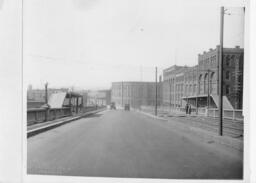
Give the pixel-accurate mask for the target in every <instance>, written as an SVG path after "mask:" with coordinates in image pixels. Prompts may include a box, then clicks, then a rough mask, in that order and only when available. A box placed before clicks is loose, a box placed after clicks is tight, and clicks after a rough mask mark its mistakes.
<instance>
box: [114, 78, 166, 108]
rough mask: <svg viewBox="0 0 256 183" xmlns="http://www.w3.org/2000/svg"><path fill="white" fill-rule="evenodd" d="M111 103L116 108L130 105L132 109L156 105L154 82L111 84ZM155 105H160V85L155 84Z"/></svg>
mask: <svg viewBox="0 0 256 183" xmlns="http://www.w3.org/2000/svg"><path fill="white" fill-rule="evenodd" d="M111 101H112V102H115V104H116V106H117V107H123V106H124V105H125V104H130V106H131V107H132V108H140V107H141V106H153V105H155V104H156V84H155V82H113V83H112V88H111ZM157 104H158V105H161V104H162V84H161V82H159V83H158V84H157Z"/></svg>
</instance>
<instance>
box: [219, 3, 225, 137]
mask: <svg viewBox="0 0 256 183" xmlns="http://www.w3.org/2000/svg"><path fill="white" fill-rule="evenodd" d="M223 27H224V7H223V6H222V7H221V9H220V52H219V53H220V55H219V63H218V65H219V135H220V136H222V135H223V118H222V116H223V106H222V104H223V101H222V100H223V98H222V96H223V71H222V68H223Z"/></svg>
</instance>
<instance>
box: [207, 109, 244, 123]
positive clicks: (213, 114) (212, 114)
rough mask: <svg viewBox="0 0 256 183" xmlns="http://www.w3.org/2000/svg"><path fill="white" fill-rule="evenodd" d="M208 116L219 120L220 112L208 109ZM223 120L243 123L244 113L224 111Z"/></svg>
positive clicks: (240, 111) (236, 110)
mask: <svg viewBox="0 0 256 183" xmlns="http://www.w3.org/2000/svg"><path fill="white" fill-rule="evenodd" d="M206 116H209V117H214V118H217V117H219V110H218V109H208V113H206ZM223 118H224V119H231V120H237V121H243V120H244V117H243V111H242V110H238V109H234V110H228V109H224V110H223Z"/></svg>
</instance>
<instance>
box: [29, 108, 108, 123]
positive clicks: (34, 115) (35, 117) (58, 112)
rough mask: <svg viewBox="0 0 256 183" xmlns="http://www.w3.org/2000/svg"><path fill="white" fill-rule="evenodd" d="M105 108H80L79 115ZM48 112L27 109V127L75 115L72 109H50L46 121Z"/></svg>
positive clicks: (45, 110) (41, 109)
mask: <svg viewBox="0 0 256 183" xmlns="http://www.w3.org/2000/svg"><path fill="white" fill-rule="evenodd" d="M104 107H105V106H87V107H80V108H79V110H78V113H79V114H81V113H85V112H89V111H93V110H97V109H102V108H104ZM46 112H47V109H45V108H31V109H27V125H32V124H34V123H40V122H46V121H51V120H55V119H59V118H63V117H67V116H71V115H73V113H72V111H71V109H70V107H63V108H50V109H48V112H47V119H46Z"/></svg>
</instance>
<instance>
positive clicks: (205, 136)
mask: <svg viewBox="0 0 256 183" xmlns="http://www.w3.org/2000/svg"><path fill="white" fill-rule="evenodd" d="M137 112H140V113H142V114H144V115H146V116H149V117H152V118H154V119H160V120H164V121H167V122H168V124H170V125H173V126H175V127H176V128H178V129H179V130H181V131H183V132H186V133H190V134H192V135H195V136H196V137H198V138H200V139H201V140H202V141H204V142H207V143H209V142H211V143H212V142H214V143H217V144H221V145H224V146H226V147H228V148H232V149H234V150H237V151H239V152H243V140H239V139H234V138H232V137H227V136H217V135H216V134H214V133H211V132H207V131H205V130H203V129H200V128H197V127H193V126H188V125H185V124H182V123H178V122H172V121H170V120H168V119H165V118H161V117H156V116H154V115H152V114H149V113H145V112H142V111H137Z"/></svg>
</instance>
